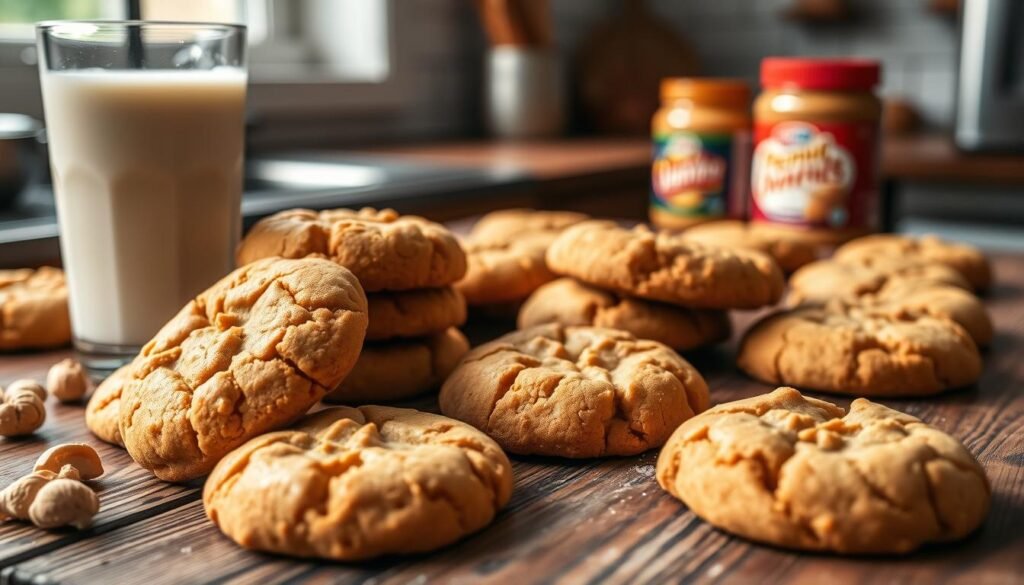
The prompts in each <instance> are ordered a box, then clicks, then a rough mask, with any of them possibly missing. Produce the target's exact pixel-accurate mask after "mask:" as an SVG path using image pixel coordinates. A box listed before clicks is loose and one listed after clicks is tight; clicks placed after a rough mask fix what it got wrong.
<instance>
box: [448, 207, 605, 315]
mask: <svg viewBox="0 0 1024 585" xmlns="http://www.w3.org/2000/svg"><path fill="white" fill-rule="evenodd" d="M585 219H587V216H585V215H583V214H581V213H573V212H569V211H532V210H529V209H508V210H504V211H495V212H493V213H489V214H487V215H485V216H484V217H482V218H481V219H480V221H478V222H477V223H476V225H475V226H473V231H472V232H471V233H470V235H469V237H468V238H467V239H466V241H465V242H464V244H463V247H464V248H465V250H466V255H467V258H468V261H469V268H468V269H467V270H466V276H465V278H463V279H462V280H461V281H459V283H458V284H457V286H458V288H459V290H460V291H461V292H462V294H463V295H465V297H466V301H467V302H469V304H471V305H493V304H504V303H513V302H516V301H521V300H523V299H525V298H526V297H528V296H529V295H530V293H532V292H533V291H534V290H536V289H537V287H539V286H540V285H542V284H544V283H546V282H550V281H551V280H554V279H555V275H554V273H552V272H551V271H550V270H549V269H548V266H547V263H546V262H545V260H544V255H545V254H546V253H547V249H548V246H550V245H551V242H553V241H554V240H555V238H557V237H558V234H560V233H562V231H563V230H564V229H565V228H567V227H569V226H570V225H573V224H577V223H579V222H581V221H583V220H585Z"/></svg>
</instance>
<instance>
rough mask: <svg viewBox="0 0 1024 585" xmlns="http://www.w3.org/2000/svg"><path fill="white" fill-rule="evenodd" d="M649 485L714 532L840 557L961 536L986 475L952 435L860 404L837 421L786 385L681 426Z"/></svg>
mask: <svg viewBox="0 0 1024 585" xmlns="http://www.w3.org/2000/svg"><path fill="white" fill-rule="evenodd" d="M844 415H845V416H844ZM657 477H658V483H659V484H661V486H662V487H663V488H664V489H665V490H666V491H668V492H669V493H670V494H672V495H673V496H675V497H677V498H679V499H680V500H682V501H683V503H685V504H686V505H687V506H688V507H689V508H690V510H692V511H693V513H694V514H696V515H698V516H700V517H701V518H702V519H704V520H705V521H707V522H709V523H711V524H713V525H714V526H716V527H718V528H720V529H722V530H725V531H727V532H731V533H733V534H737V535H739V536H742V537H744V538H749V539H752V540H756V541H760V542H765V543H769V544H773V545H776V546H782V547H786V548H794V549H801V550H814V551H832V552H837V553H844V554H868V553H874V554H879V553H881V554H894V553H906V552H909V551H912V550H914V549H916V548H918V547H920V546H921V545H923V544H926V543H930V542H945V541H950V540H956V539H959V538H963V537H964V536H967V535H968V534H970V533H971V532H973V531H974V530H975V529H976V528H977V527H978V526H979V525H981V523H982V522H983V521H984V519H985V516H986V515H987V514H988V509H989V503H990V500H991V488H990V487H989V483H988V479H987V478H986V476H985V471H984V469H982V467H981V465H979V464H978V461H977V460H976V459H975V458H974V457H973V456H972V455H971V454H970V452H969V451H967V449H966V448H965V447H964V446H963V444H961V443H960V442H959V441H957V440H956V439H955V438H953V437H951V436H949V435H947V434H946V433H944V432H942V431H940V430H939V429H936V428H935V427H932V426H930V425H927V424H925V423H923V422H921V421H920V420H918V419H916V418H914V417H912V416H909V415H906V414H903V413H901V412H897V411H895V410H891V409H889V408H886V407H884V406H882V405H880V404H875V403H873V402H869V401H868V400H865V399H863V398H858V399H857V400H854V401H853V404H852V405H851V406H850V412H849V413H845V412H844V411H843V409H842V408H839V407H838V406H836V405H834V404H831V403H829V402H825V401H822V400H815V399H814V398H805V397H804V396H801V395H800V393H799V392H797V391H796V390H794V389H792V388H779V389H778V390H775V391H774V392H772V393H771V394H765V395H761V396H755V397H753V398H748V399H746V400H738V401H736V402H729V403H727V404H720V405H718V406H715V407H714V408H712V409H711V410H708V411H707V412H705V413H703V414H701V415H698V416H696V417H694V418H692V419H690V420H688V421H686V422H685V423H683V425H682V426H680V427H679V428H678V429H677V430H676V432H675V433H673V434H672V438H671V439H669V441H668V443H667V444H666V445H665V448H664V449H662V450H661V454H660V455H659V456H658V466H657Z"/></svg>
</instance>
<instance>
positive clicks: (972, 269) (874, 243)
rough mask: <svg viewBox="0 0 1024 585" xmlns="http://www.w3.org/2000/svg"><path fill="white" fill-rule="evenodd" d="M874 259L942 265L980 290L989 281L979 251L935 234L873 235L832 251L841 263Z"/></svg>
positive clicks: (986, 262) (988, 284)
mask: <svg viewBox="0 0 1024 585" xmlns="http://www.w3.org/2000/svg"><path fill="white" fill-rule="evenodd" d="M877 258H903V259H911V260H923V261H926V262H935V263H938V264H943V265H946V266H949V267H950V268H953V269H954V270H956V271H957V272H959V273H960V274H961V275H963V277H964V278H966V279H967V281H968V282H969V283H970V284H971V286H972V287H974V289H975V290H984V289H986V288H988V287H989V286H990V285H991V284H992V269H991V267H990V266H989V263H988V259H987V258H985V255H984V254H983V253H982V252H981V250H979V249H977V248H975V247H974V246H969V245H967V244H959V243H955V242H947V241H945V240H942V239H940V238H937V237H935V236H923V237H920V238H914V237H909V236H898V235H895V234H876V235H872V236H865V237H863V238H857V239H856V240H852V241H850V242H847V243H846V244H844V245H842V246H840V247H839V249H837V250H836V253H835V259H836V260H840V261H843V262H861V263H865V262H871V261H872V260H873V259H877Z"/></svg>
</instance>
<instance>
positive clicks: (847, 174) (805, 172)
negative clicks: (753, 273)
mask: <svg viewBox="0 0 1024 585" xmlns="http://www.w3.org/2000/svg"><path fill="white" fill-rule="evenodd" d="M880 74H881V67H880V65H879V64H878V62H876V61H870V60H862V59H794V58H777V57H771V58H767V59H764V60H763V61H762V63H761V84H762V86H763V88H764V89H763V91H762V93H761V95H760V96H759V97H758V98H757V100H756V101H755V102H754V155H753V160H752V163H751V184H750V194H751V201H750V214H751V221H753V222H757V223H760V224H763V227H766V228H768V227H771V228H778V229H779V230H782V231H785V232H787V233H796V234H799V235H801V236H803V237H805V238H806V239H807V240H809V241H812V242H814V243H823V244H839V243H841V242H843V241H846V240H848V239H851V238H854V237H857V236H859V235H862V234H864V233H867V232H870V231H874V230H875V228H876V226H877V222H878V217H877V216H878V197H879V194H878V193H879V180H878V161H879V126H880V121H881V117H882V103H881V100H879V99H878V96H876V95H875V93H874V88H875V87H876V86H877V85H878V83H879V80H880Z"/></svg>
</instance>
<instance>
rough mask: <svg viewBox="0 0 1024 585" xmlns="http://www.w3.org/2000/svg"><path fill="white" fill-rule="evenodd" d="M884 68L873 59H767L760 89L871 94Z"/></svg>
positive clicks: (762, 67) (763, 65) (762, 71)
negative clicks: (869, 92) (819, 90)
mask: <svg viewBox="0 0 1024 585" xmlns="http://www.w3.org/2000/svg"><path fill="white" fill-rule="evenodd" d="M881 72H882V67H881V65H880V64H879V63H878V61H872V60H870V59H800V58H789V57H766V58H765V59H763V60H762V61H761V85H763V86H764V87H769V88H779V87H798V88H801V89H824V90H830V89H832V90H871V89H872V88H874V87H875V86H876V85H878V82H879V80H880V78H881Z"/></svg>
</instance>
